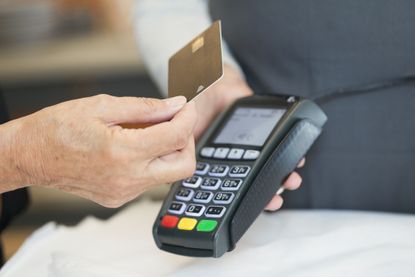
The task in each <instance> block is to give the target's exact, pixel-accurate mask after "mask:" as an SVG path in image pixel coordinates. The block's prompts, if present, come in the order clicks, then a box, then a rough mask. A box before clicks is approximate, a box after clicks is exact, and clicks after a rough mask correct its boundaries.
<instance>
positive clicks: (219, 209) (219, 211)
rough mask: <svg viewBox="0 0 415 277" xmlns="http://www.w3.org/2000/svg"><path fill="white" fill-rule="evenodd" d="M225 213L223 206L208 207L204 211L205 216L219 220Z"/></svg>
mask: <svg viewBox="0 0 415 277" xmlns="http://www.w3.org/2000/svg"><path fill="white" fill-rule="evenodd" d="M225 211H226V208H225V207H223V206H209V207H208V208H207V209H206V212H205V216H206V217H214V218H219V217H222V216H223V215H224V214H225Z"/></svg>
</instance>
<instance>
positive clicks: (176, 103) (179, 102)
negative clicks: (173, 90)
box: [164, 96, 187, 108]
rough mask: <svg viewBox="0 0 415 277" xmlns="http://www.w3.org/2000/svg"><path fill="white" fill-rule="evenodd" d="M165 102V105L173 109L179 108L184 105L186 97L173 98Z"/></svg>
mask: <svg viewBox="0 0 415 277" xmlns="http://www.w3.org/2000/svg"><path fill="white" fill-rule="evenodd" d="M164 101H166V103H167V105H169V106H171V107H174V108H179V107H180V108H181V107H183V106H184V105H185V104H186V101H187V100H186V97H184V96H175V97H172V98H167V99H165V100H164Z"/></svg>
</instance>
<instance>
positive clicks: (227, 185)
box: [221, 179, 243, 190]
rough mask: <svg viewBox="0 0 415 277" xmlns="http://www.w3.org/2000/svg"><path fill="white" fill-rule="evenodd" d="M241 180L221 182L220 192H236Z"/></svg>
mask: <svg viewBox="0 0 415 277" xmlns="http://www.w3.org/2000/svg"><path fill="white" fill-rule="evenodd" d="M242 182H243V181H242V180H241V179H226V180H225V181H223V183H222V186H221V189H222V190H238V189H239V188H240V187H241V185H242Z"/></svg>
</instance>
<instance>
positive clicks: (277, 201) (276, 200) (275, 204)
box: [265, 195, 284, 211]
mask: <svg viewBox="0 0 415 277" xmlns="http://www.w3.org/2000/svg"><path fill="white" fill-rule="evenodd" d="M283 202H284V201H283V199H282V197H281V196H279V195H275V196H274V197H273V198H272V199H271V201H270V202H269V203H268V205H267V206H266V207H265V210H266V211H276V210H279V209H280V208H281V207H282V204H283Z"/></svg>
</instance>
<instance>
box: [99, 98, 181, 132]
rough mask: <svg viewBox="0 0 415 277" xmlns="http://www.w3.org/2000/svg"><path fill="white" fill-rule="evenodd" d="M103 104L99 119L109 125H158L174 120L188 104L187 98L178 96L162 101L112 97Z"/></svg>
mask: <svg viewBox="0 0 415 277" xmlns="http://www.w3.org/2000/svg"><path fill="white" fill-rule="evenodd" d="M105 98H106V97H105ZM102 102H103V103H102V104H103V107H102V108H101V109H100V115H99V117H100V118H101V119H102V120H104V121H105V123H107V124H110V125H115V124H120V123H130V124H134V123H158V122H163V121H167V120H170V119H171V118H173V116H174V115H175V114H176V113H177V112H178V111H179V110H180V109H181V108H182V107H183V106H184V105H185V104H186V98H185V97H184V96H177V97H173V98H167V99H164V100H160V99H155V98H138V97H113V96H110V97H108V99H105V100H104V101H102Z"/></svg>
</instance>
